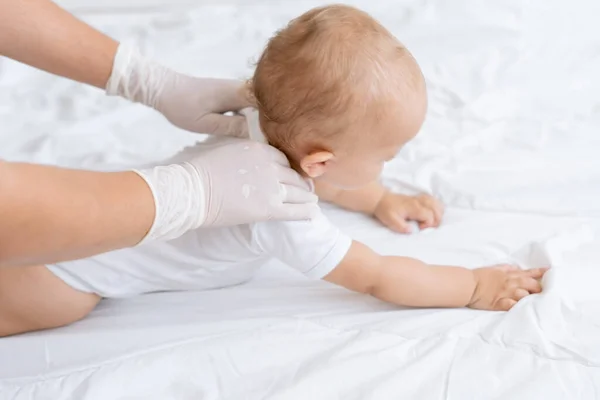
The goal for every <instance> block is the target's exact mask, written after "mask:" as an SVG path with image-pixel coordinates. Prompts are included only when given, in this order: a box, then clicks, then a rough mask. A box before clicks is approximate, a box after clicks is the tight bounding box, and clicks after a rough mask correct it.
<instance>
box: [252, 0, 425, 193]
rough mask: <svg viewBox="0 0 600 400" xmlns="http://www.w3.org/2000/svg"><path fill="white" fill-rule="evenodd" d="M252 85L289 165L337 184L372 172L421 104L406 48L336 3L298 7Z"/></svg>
mask: <svg viewBox="0 0 600 400" xmlns="http://www.w3.org/2000/svg"><path fill="white" fill-rule="evenodd" d="M252 94H253V96H254V98H255V100H256V103H257V107H258V109H259V115H260V125H261V129H262V131H263V132H264V133H265V135H266V136H267V139H268V140H269V143H270V144H271V145H273V146H275V147H277V148H278V149H280V150H281V151H283V152H284V153H285V154H286V155H287V156H288V158H289V160H290V163H291V164H292V166H293V167H294V168H296V169H297V170H298V171H299V172H302V173H304V174H306V175H307V176H309V177H311V178H318V179H322V180H324V181H326V182H328V183H330V184H333V185H336V186H338V187H345V188H355V187H360V186H363V185H365V184H367V183H370V182H372V181H374V180H376V179H377V178H378V176H379V174H380V172H381V169H382V167H383V164H384V162H385V161H387V160H389V159H391V158H392V157H394V156H395V155H396V153H397V152H398V151H399V150H400V148H401V147H402V146H403V145H404V144H405V143H406V142H408V141H409V140H410V139H412V138H413V137H414V136H415V135H416V134H417V132H418V131H419V129H420V127H421V124H422V123H423V119H424V116H425V111H426V108H427V96H426V91H425V83H424V79H423V75H422V73H421V70H420V69H419V66H418V65H417V62H416V61H415V59H414V58H413V57H412V55H411V54H410V53H409V51H408V50H407V49H406V48H405V47H404V46H403V45H402V44H401V43H400V42H398V40H396V38H395V37H394V36H392V35H391V34H390V33H389V32H388V31H387V30H386V29H385V28H384V27H383V26H381V25H380V24H379V23H378V22H377V21H375V20H374V19H373V18H372V17H371V16H369V15H368V14H366V13H364V12H362V11H360V10H357V9H355V8H352V7H349V6H343V5H333V6H327V7H321V8H316V9H313V10H311V11H308V12H307V13H305V14H303V15H302V16H300V17H299V18H297V19H295V20H293V21H291V22H290V23H289V25H288V26H287V27H285V28H284V29H283V30H281V31H279V32H278V33H277V34H276V35H275V36H274V37H273V38H271V40H270V41H269V43H268V45H267V47H266V49H265V51H264V53H263V54H262V56H261V57H260V60H259V61H258V64H257V67H256V72H255V74H254V77H253V79H252Z"/></svg>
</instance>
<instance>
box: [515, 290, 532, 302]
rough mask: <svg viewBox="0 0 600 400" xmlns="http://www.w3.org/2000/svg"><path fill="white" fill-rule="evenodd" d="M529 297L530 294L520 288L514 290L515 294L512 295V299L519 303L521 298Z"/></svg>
mask: <svg viewBox="0 0 600 400" xmlns="http://www.w3.org/2000/svg"><path fill="white" fill-rule="evenodd" d="M529 295H530V293H529V292H528V291H527V290H525V289H522V288H517V289H516V290H515V293H514V294H513V296H512V298H513V299H514V300H516V301H519V300H521V299H522V298H524V297H527V296H529Z"/></svg>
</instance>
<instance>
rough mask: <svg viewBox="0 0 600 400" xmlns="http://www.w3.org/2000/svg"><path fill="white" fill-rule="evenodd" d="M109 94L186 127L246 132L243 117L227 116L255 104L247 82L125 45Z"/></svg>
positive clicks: (237, 133)
mask: <svg viewBox="0 0 600 400" xmlns="http://www.w3.org/2000/svg"><path fill="white" fill-rule="evenodd" d="M106 93H107V94H108V95H112V96H114V95H118V96H121V97H124V98H126V99H128V100H131V101H134V102H137V103H142V104H145V105H147V106H149V107H152V108H154V109H156V110H158V111H159V112H161V113H162V114H163V115H164V116H165V117H166V118H167V119H168V120H169V121H170V122H171V123H172V124H173V125H175V126H177V127H179V128H182V129H185V130H188V131H192V132H197V133H209V134H215V135H228V136H236V137H247V132H248V128H247V124H246V120H245V118H244V117H243V116H241V115H233V116H226V115H223V114H224V113H226V112H228V111H234V112H235V111H238V110H241V109H242V108H245V107H249V106H250V105H251V104H250V102H249V99H248V96H246V94H245V90H244V84H243V82H241V81H237V80H232V79H210V78H196V77H191V76H187V75H184V74H180V73H178V72H175V71H173V70H171V69H169V68H166V67H164V66H162V65H160V64H157V63H155V62H153V61H152V60H149V59H147V58H145V57H143V56H142V55H140V54H139V52H137V51H136V49H134V48H132V47H129V46H126V45H123V44H121V45H119V48H118V50H117V54H116V55H115V60H114V63H113V70H112V73H111V76H110V78H109V80H108V82H107V84H106Z"/></svg>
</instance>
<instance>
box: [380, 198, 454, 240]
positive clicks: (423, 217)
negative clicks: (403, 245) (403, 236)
mask: <svg viewBox="0 0 600 400" xmlns="http://www.w3.org/2000/svg"><path fill="white" fill-rule="evenodd" d="M443 214H444V206H443V205H442V203H440V202H439V201H438V200H436V199H435V198H433V197H431V196H429V195H427V194H421V195H418V196H404V195H401V194H395V193H392V192H389V191H387V192H386V193H385V194H384V195H383V197H382V198H381V200H380V201H379V203H378V204H377V208H376V209H375V212H374V213H373V215H374V216H375V217H376V218H377V219H378V220H379V221H381V223H383V224H384V225H385V226H387V227H388V228H390V229H391V230H393V231H395V232H400V233H410V232H411V226H410V224H409V223H408V221H417V222H418V223H419V228H420V229H426V228H431V227H438V226H439V225H440V222H441V220H442V216H443Z"/></svg>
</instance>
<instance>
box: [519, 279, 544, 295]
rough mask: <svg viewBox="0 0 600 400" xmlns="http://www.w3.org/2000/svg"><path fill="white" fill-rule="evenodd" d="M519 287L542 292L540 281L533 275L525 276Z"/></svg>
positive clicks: (531, 291)
mask: <svg viewBox="0 0 600 400" xmlns="http://www.w3.org/2000/svg"><path fill="white" fill-rule="evenodd" d="M519 288H521V289H524V290H527V291H528V292H529V293H540V292H541V291H542V285H541V284H540V281H539V280H537V279H535V278H532V277H523V279H521V281H520V282H519Z"/></svg>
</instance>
